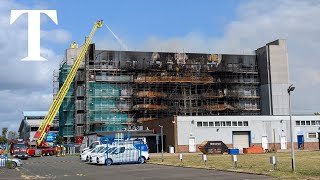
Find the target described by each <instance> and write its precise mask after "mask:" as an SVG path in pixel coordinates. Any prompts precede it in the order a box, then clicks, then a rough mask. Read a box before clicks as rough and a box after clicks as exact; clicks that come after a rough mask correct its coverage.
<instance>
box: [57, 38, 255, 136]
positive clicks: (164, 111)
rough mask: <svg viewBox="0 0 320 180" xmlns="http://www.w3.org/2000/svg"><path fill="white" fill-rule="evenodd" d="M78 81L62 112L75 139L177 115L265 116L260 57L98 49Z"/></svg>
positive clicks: (88, 58) (92, 51)
mask: <svg viewBox="0 0 320 180" xmlns="http://www.w3.org/2000/svg"><path fill="white" fill-rule="evenodd" d="M66 69H67V67H66V65H62V66H61V68H60V79H59V80H61V79H63V77H64V76H65V75H66V74H67V71H66ZM61 77H62V78H61ZM77 77H78V78H77ZM77 77H76V79H75V82H74V84H73V89H72V87H71V88H70V89H71V90H69V91H70V93H69V92H68V93H69V94H68V95H69V96H67V97H66V99H65V100H64V101H65V102H64V104H63V106H62V107H61V108H60V111H61V112H63V113H66V112H68V113H69V114H68V116H67V115H66V116H64V115H61V117H62V116H63V118H65V119H63V120H62V121H63V122H66V123H64V126H66V127H69V124H70V127H71V124H72V123H73V125H74V126H75V127H73V128H74V132H73V133H75V136H80V135H84V134H86V133H90V132H98V131H119V130H124V129H126V130H129V129H130V128H131V127H133V126H135V125H136V124H137V123H142V122H144V121H150V120H154V119H158V118H165V117H170V116H174V115H183V116H191V115H192V116H210V115H259V114H261V110H260V92H259V83H260V79H259V72H258V65H257V60H256V56H255V55H221V54H197V53H166V52H133V51H108V50H95V46H94V44H92V45H90V47H89V51H88V53H87V55H86V58H85V63H84V65H83V67H82V69H79V71H78V75H77ZM68 102H70V104H68ZM72 102H74V104H73V105H72ZM64 108H66V110H64ZM72 112H74V113H73V114H74V116H72V115H71V114H72ZM69 118H70V119H69ZM71 118H74V119H75V120H73V121H72V120H71ZM67 132H68V133H67V134H69V132H70V134H71V133H72V131H67Z"/></svg>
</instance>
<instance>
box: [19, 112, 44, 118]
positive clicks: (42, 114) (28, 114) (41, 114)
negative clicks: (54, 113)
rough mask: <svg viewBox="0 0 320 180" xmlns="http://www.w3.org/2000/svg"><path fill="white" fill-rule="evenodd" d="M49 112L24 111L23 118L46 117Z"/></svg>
mask: <svg viewBox="0 0 320 180" xmlns="http://www.w3.org/2000/svg"><path fill="white" fill-rule="evenodd" d="M47 112H48V111H23V116H24V117H26V116H46V114H47Z"/></svg>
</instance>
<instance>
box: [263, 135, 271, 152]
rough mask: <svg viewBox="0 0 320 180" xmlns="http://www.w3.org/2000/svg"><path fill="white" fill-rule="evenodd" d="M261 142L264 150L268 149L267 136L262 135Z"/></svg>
mask: <svg viewBox="0 0 320 180" xmlns="http://www.w3.org/2000/svg"><path fill="white" fill-rule="evenodd" d="M261 143H262V148H263V149H264V150H266V149H269V142H268V137H267V136H262V139H261Z"/></svg>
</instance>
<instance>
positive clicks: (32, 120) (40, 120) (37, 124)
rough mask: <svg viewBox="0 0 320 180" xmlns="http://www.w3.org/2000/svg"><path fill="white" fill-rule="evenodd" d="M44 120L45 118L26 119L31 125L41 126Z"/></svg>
mask: <svg viewBox="0 0 320 180" xmlns="http://www.w3.org/2000/svg"><path fill="white" fill-rule="evenodd" d="M42 121H43V119H31V120H26V122H25V123H26V124H27V125H28V126H31V127H39V126H40V125H41V122H42Z"/></svg>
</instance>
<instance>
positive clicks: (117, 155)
mask: <svg viewBox="0 0 320 180" xmlns="http://www.w3.org/2000/svg"><path fill="white" fill-rule="evenodd" d="M110 147H112V148H109V149H108V151H107V152H106V153H105V154H99V155H98V156H97V164H107V165H111V164H124V163H140V164H143V163H145V162H146V160H149V159H150V158H149V149H148V146H147V144H145V143H144V142H143V141H141V140H133V141H122V142H117V141H115V142H114V143H112V144H111V146H110Z"/></svg>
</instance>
